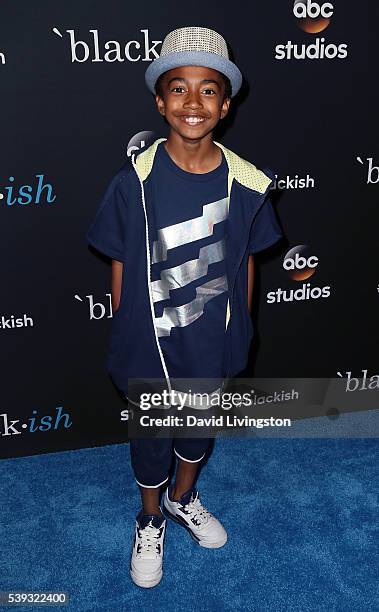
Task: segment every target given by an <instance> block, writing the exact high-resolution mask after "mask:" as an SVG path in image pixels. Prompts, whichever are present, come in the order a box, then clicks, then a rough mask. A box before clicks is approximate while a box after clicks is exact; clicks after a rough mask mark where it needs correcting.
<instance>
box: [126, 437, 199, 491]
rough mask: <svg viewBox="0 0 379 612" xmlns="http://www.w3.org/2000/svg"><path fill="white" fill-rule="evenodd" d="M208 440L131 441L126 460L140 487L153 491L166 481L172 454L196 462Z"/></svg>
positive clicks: (167, 439)
mask: <svg viewBox="0 0 379 612" xmlns="http://www.w3.org/2000/svg"><path fill="white" fill-rule="evenodd" d="M210 442H211V439H209V438H195V439H192V438H174V439H173V438H132V439H131V440H130V458H131V463H132V468H133V472H134V477H135V479H136V481H137V483H138V484H139V485H140V486H141V487H147V488H149V489H152V488H157V487H160V486H161V485H163V484H164V483H165V482H167V480H168V472H169V469H170V465H171V461H172V453H173V452H174V453H175V455H176V456H177V457H178V458H179V459H182V460H183V461H188V462H190V463H198V462H200V461H201V460H202V459H203V457H204V456H205V453H206V451H207V449H208V447H209V444H210Z"/></svg>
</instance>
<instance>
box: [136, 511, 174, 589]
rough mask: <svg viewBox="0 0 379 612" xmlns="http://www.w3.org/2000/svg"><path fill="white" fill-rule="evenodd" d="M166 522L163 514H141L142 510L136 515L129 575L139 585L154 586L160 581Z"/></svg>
mask: <svg viewBox="0 0 379 612" xmlns="http://www.w3.org/2000/svg"><path fill="white" fill-rule="evenodd" d="M166 522H167V521H166V519H165V517H164V516H157V515H155V514H143V512H142V510H140V512H139V513H138V515H137V517H136V527H135V535H134V545H133V551H132V557H131V560H130V575H131V577H132V580H133V582H134V583H135V584H137V585H138V586H140V587H144V588H150V587H154V586H156V585H157V584H158V583H159V582H160V581H161V578H162V575H163V571H162V564H163V545H164V537H165V532H166Z"/></svg>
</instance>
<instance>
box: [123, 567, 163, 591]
mask: <svg viewBox="0 0 379 612" xmlns="http://www.w3.org/2000/svg"><path fill="white" fill-rule="evenodd" d="M130 576H131V579H132V580H133V582H134V584H136V585H137V586H139V587H142V588H143V589H151V588H152V587H155V586H157V584H159V583H160V581H161V580H162V576H163V571H161V572H160V574H159V575H158V577H155V578H150V579H145V580H142V579H140V578H138V576H136V574H134V573H133V570H132V568H130Z"/></svg>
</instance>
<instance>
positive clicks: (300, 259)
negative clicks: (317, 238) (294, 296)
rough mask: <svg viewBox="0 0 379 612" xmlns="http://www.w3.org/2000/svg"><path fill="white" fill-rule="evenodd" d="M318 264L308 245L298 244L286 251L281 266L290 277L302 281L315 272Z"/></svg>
mask: <svg viewBox="0 0 379 612" xmlns="http://www.w3.org/2000/svg"><path fill="white" fill-rule="evenodd" d="M317 266H318V257H316V255H313V254H312V252H311V251H310V249H309V247H308V246H306V245H305V244H300V245H298V246H296V247H293V248H292V249H290V250H289V251H288V253H287V254H286V255H285V257H284V260H283V268H284V270H286V271H287V272H288V273H289V276H290V278H292V279H293V280H297V281H303V280H306V279H307V278H310V277H311V276H313V274H314V273H315V270H316V268H317Z"/></svg>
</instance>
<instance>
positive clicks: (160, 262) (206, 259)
mask: <svg viewBox="0 0 379 612" xmlns="http://www.w3.org/2000/svg"><path fill="white" fill-rule="evenodd" d="M221 153H222V162H221V164H220V165H219V166H218V167H217V168H215V169H214V170H212V171H211V172H206V173H204V174H196V173H193V172H187V171H185V170H183V169H182V168H180V167H179V166H178V165H177V164H176V163H175V162H174V161H173V159H172V158H171V157H170V155H169V153H168V152H167V151H166V148H165V147H164V143H163V142H161V143H159V145H158V147H157V151H156V155H155V158H154V164H153V169H152V174H151V180H152V192H153V212H152V223H151V225H152V227H151V228H150V231H151V232H152V241H153V244H152V253H151V281H152V294H153V302H154V311H155V321H156V327H157V332H158V339H159V343H160V346H161V349H162V352H163V355H164V357H165V361H166V365H167V369H168V373H169V375H170V377H174V378H220V377H221V375H222V359H223V347H224V337H225V326H226V306H227V300H228V297H229V293H228V285H227V277H226V262H225V259H226V245H225V225H226V221H227V217H228V211H229V198H228V165H227V162H226V159H225V156H224V154H223V152H222V151H221ZM199 388H200V387H199Z"/></svg>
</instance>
